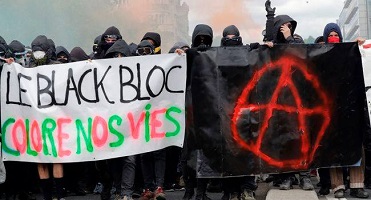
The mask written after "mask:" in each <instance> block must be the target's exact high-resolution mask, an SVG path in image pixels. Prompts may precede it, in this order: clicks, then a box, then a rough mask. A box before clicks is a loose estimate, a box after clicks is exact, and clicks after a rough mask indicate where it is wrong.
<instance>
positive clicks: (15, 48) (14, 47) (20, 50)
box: [9, 40, 26, 53]
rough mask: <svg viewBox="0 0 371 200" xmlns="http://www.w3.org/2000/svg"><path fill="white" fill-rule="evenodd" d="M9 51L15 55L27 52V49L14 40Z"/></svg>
mask: <svg viewBox="0 0 371 200" xmlns="http://www.w3.org/2000/svg"><path fill="white" fill-rule="evenodd" d="M9 49H10V50H11V51H12V52H13V53H24V52H26V48H25V47H24V45H23V44H22V43H21V42H20V41H18V40H13V41H12V42H11V43H10V44H9Z"/></svg>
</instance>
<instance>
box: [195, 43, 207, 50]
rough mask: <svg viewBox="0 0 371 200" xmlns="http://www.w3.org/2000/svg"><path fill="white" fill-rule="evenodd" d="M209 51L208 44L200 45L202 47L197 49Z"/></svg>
mask: <svg viewBox="0 0 371 200" xmlns="http://www.w3.org/2000/svg"><path fill="white" fill-rule="evenodd" d="M207 49H209V46H208V45H206V44H200V45H199V46H198V47H197V51H206V50H207Z"/></svg>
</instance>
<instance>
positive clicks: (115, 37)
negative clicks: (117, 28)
mask: <svg viewBox="0 0 371 200" xmlns="http://www.w3.org/2000/svg"><path fill="white" fill-rule="evenodd" d="M104 39H114V40H117V39H118V37H117V35H105V36H104Z"/></svg>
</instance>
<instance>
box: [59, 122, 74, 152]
mask: <svg viewBox="0 0 371 200" xmlns="http://www.w3.org/2000/svg"><path fill="white" fill-rule="evenodd" d="M71 121H72V120H71V119H69V118H60V119H58V120H57V127H58V128H57V137H58V156H59V157H63V156H69V155H71V151H70V150H63V140H64V139H68V138H70V136H69V135H68V134H67V133H64V132H63V129H62V127H63V124H68V123H71Z"/></svg>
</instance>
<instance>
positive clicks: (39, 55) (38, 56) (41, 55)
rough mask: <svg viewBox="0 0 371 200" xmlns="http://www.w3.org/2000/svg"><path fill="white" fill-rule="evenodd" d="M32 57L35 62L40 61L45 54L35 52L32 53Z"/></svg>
mask: <svg viewBox="0 0 371 200" xmlns="http://www.w3.org/2000/svg"><path fill="white" fill-rule="evenodd" d="M33 57H34V58H35V59H36V60H39V59H42V58H44V57H45V52H44V51H35V52H33Z"/></svg>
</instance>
